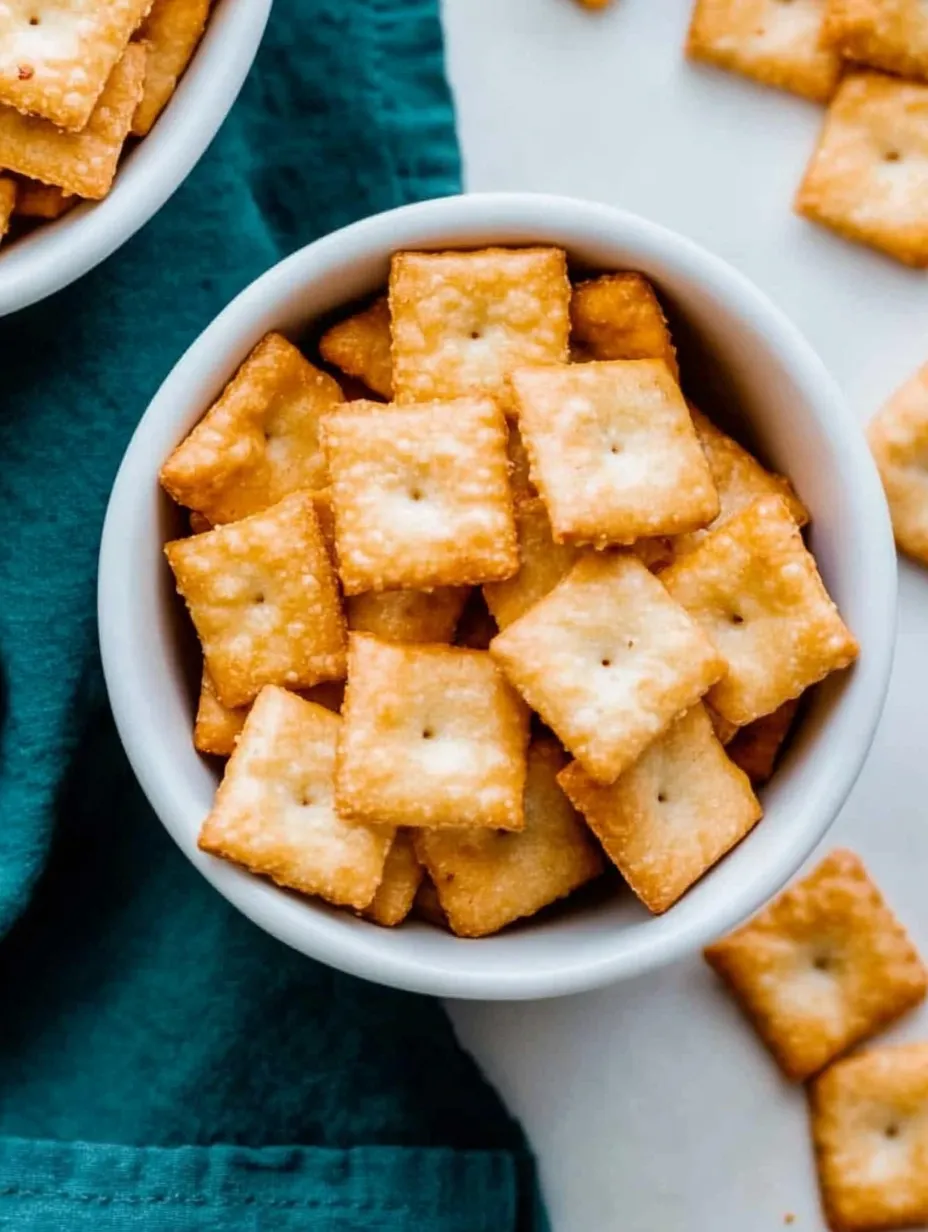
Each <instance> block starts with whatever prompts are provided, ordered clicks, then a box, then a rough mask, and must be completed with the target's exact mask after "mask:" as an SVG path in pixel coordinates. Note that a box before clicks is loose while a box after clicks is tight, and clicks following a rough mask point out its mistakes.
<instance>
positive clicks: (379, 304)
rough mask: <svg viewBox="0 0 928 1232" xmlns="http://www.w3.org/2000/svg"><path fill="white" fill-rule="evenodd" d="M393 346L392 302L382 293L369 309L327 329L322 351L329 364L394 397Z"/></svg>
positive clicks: (384, 395) (376, 390)
mask: <svg viewBox="0 0 928 1232" xmlns="http://www.w3.org/2000/svg"><path fill="white" fill-rule="evenodd" d="M392 346H393V336H392V334H391V332H390V305H389V304H388V303H387V298H386V296H381V297H380V299H376V300H374V302H373V303H372V304H371V305H370V307H369V308H365V309H364V310H363V311H362V312H356V313H355V314H354V315H353V316H350V317H346V318H345V320H344V321H339V322H337V324H335V325H332V326H331V327H330V328H329V329H327V330H326V331H325V333H324V334H323V335H322V337H321V338H320V339H319V354H320V355H321V356H322V358H323V359H324V360H325V361H326V363H327V364H332V365H333V366H334V367H335V368H339V369H341V371H342V372H344V373H346V374H347V375H348V376H352V377H354V378H355V380H358V381H363V382H364V384H365V385H366V386H367V387H368V389H371V390H373V391H374V393H375V394H380V396H381V398H387V399H389V398H392V397H393V358H392V356H391V349H392Z"/></svg>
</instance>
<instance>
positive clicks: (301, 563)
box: [165, 493, 345, 708]
mask: <svg viewBox="0 0 928 1232" xmlns="http://www.w3.org/2000/svg"><path fill="white" fill-rule="evenodd" d="M165 554H166V555H167V558H168V563H169V564H170V566H171V568H172V569H173V571H174V577H175V580H176V583H177V589H178V591H179V593H180V594H181V595H183V597H184V599H185V601H186V603H187V607H188V608H189V610H190V615H191V617H192V619H193V623H194V625H195V626H196V630H197V633H198V635H199V638H200V642H201V643H202V646H203V654H204V657H205V659H206V665H207V667H208V669H209V673H210V675H211V676H212V678H213V682H214V684H215V686H216V692H217V693H218V695H219V699H220V701H221V702H222V704H223V705H224V706H228V707H231V708H234V707H236V706H242V705H244V704H245V703H246V702H249V701H251V699H252V698H253V697H254V696H255V695H256V694H257V692H258V690H259V689H260V688H261V686H262V685H265V684H279V685H284V686H286V687H288V688H308V687H309V686H311V685H314V684H318V683H319V682H320V681H322V680H337V679H338V678H339V677H343V676H344V674H345V624H344V618H343V616H342V611H341V605H340V603H339V598H338V590H337V587H336V582H335V576H334V573H333V570H332V563H331V561H330V560H329V555H328V553H327V551H326V548H325V543H324V542H323V539H322V533H321V531H320V530H319V522H318V520H317V518H316V514H315V511H314V509H313V502H312V498H311V496H310V495H309V494H307V493H295V494H294V495H293V496H288V497H286V499H284V500H282V501H281V502H280V503H279V504H277V505H274V506H273V507H272V508H271V509H267V510H265V511H264V512H263V513H256V514H253V515H252V516H251V517H249V518H243V519H242V520H241V521H240V522H233V523H230V524H229V525H228V526H220V527H217V528H216V529H215V530H211V531H207V532H206V533H205V534H203V535H194V536H192V537H191V538H189V539H177V540H175V541H174V542H173V543H169V544H167V546H166V547H165Z"/></svg>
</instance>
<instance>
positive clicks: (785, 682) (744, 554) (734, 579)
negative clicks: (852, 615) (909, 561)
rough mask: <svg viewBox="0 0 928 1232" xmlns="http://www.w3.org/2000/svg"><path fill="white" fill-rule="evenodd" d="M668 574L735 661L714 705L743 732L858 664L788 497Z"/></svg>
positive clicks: (762, 505) (745, 516)
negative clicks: (825, 679) (824, 680)
mask: <svg viewBox="0 0 928 1232" xmlns="http://www.w3.org/2000/svg"><path fill="white" fill-rule="evenodd" d="M660 576H661V581H662V582H663V584H664V585H665V586H666V587H667V589H668V590H669V592H670V594H671V595H672V596H673V597H674V598H675V599H676V600H677V601H678V602H679V603H681V604H682V605H683V607H685V608H686V610H687V611H688V612H689V613H690V614H691V615H692V616H693V618H694V619H695V620H696V621H697V622H698V623H699V624H700V626H701V627H702V628H703V630H704V631H705V633H706V634H707V636H708V637H709V638H710V639H711V640H712V642H713V643H714V645H715V646H716V648H717V649H718V652H719V654H720V655H721V656H722V658H723V659H724V661H725V663H726V664H727V672H726V674H725V676H724V677H723V678H722V680H721V681H719V683H718V684H716V685H714V687H713V688H712V689H711V690H710V692H709V695H708V701H709V703H710V705H711V706H712V707H713V708H714V709H715V710H717V711H718V712H719V714H721V715H722V717H723V718H725V719H728V720H729V722H732V723H735V724H736V725H737V726H739V727H740V726H743V725H744V724H746V723H750V722H752V721H753V720H754V719H757V718H759V717H760V716H761V715H765V714H770V713H772V711H774V710H776V709H777V708H778V707H779V706H781V705H782V704H783V703H784V702H786V701H788V700H789V699H790V698H793V697H798V696H799V694H800V693H802V692H803V691H804V690H805V689H807V688H808V687H809V685H812V684H815V683H816V682H817V681H819V680H821V679H822V678H823V677H824V676H827V675H828V674H829V673H830V672H833V671H836V670H838V669H840V668H844V667H847V666H848V665H849V664H850V663H852V662H853V661H854V659H855V658H856V657H857V653H858V647H857V643H856V641H855V640H854V638H853V635H852V634H851V633H850V631H849V630H848V629H847V627H846V625H845V624H844V622H843V621H842V619H841V617H840V615H839V613H838V610H837V608H836V607H835V605H834V603H833V602H832V600H831V599H830V598H829V596H828V593H827V591H826V590H825V587H824V584H823V583H822V579H821V578H820V577H819V573H818V569H817V568H816V565H815V561H814V559H813V558H812V555H811V553H809V552H808V550H807V549H806V547H805V544H804V543H803V542H802V536H801V535H800V533H799V530H798V528H797V527H796V524H795V522H794V521H793V519H792V518H791V517H790V514H789V510H788V508H787V506H786V504H785V503H784V502H783V501H782V500H781V499H780V498H779V497H772V498H769V497H768V498H763V499H761V500H758V501H755V502H753V504H751V505H749V506H748V508H747V509H743V510H741V512H740V513H738V514H735V515H734V516H733V517H732V518H730V519H729V520H728V521H727V522H726V523H725V524H724V525H723V526H721V527H720V528H719V529H718V530H716V531H713V532H712V534H711V535H708V536H707V537H706V538H705V539H704V540H703V541H702V543H701V544H700V545H699V546H698V547H697V548H696V550H695V551H693V552H691V553H690V554H689V555H688V556H685V557H684V558H683V559H682V560H679V561H677V562H676V563H674V564H673V565H671V566H670V568H668V569H665V570H664V571H663V572H662V573H661V575H660Z"/></svg>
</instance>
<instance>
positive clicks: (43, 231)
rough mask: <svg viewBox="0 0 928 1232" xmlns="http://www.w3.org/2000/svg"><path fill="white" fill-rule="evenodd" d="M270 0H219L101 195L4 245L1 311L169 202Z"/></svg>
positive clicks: (55, 286) (81, 265)
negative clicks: (167, 94)
mask: <svg viewBox="0 0 928 1232" xmlns="http://www.w3.org/2000/svg"><path fill="white" fill-rule="evenodd" d="M271 3H272V0H218V3H217V4H215V5H214V7H213V12H212V15H211V16H210V20H209V25H208V26H207V28H206V32H205V34H204V35H203V39H202V41H201V43H200V45H199V47H198V48H197V50H196V53H195V55H194V57H193V59H192V60H191V62H190V65H189V67H188V69H187V71H186V72H185V73H184V76H183V78H182V79H181V82H180V84H179V86H178V87H177V90H176V91H175V93H174V97H173V98H172V99H171V101H170V103H169V104H168V106H167V107H166V108H165V110H164V111H163V112H162V114H161V115H160V116H159V117H158V121H157V123H156V124H155V126H154V128H153V129H152V130H151V132H150V133H149V134H148V136H147V137H145V138H144V139H143V140H141V141H139V142H138V143H137V145H136V147H135V149H134V150H133V151H132V152H131V154H129V155H128V156H127V157H126V158H125V159H124V160H123V161H122V163H121V164H120V167H119V170H118V172H117V173H116V181H115V183H114V184H113V187H112V189H111V190H110V192H109V194H108V195H107V196H106V197H104V199H103V200H102V201H97V202H93V201H91V202H87V203H85V204H83V205H79V206H78V207H77V208H76V209H73V210H70V211H69V212H68V213H67V214H65V215H64V216H63V217H61V218H59V219H57V220H56V221H55V222H46V223H41V224H40V225H39V226H37V227H36V228H35V230H34V231H31V232H30V233H29V234H28V235H24V236H23V237H22V238H20V239H17V240H14V241H7V242H6V243H5V244H3V246H2V247H0V316H5V315H6V314H7V313H10V312H16V311H17V310H18V309H20V308H25V307H27V306H28V305H29V304H34V303H36V302H37V301H38V300H40V299H44V298H45V297H46V296H47V295H51V294H53V293H54V292H55V291H60V290H61V288H62V287H66V286H67V285H68V284H69V283H71V282H74V280H75V279H76V278H80V277H82V275H84V274H86V273H87V271H88V270H91V269H93V267H94V266H95V265H99V264H100V262H101V261H103V260H105V259H106V258H107V257H108V256H109V255H110V253H112V252H115V251H116V249H117V248H118V247H119V246H120V245H121V244H124V243H125V242H126V240H128V239H129V238H130V237H131V236H133V235H134V234H135V232H136V231H138V230H139V228H140V227H142V226H144V225H145V223H146V222H148V220H149V218H151V217H152V215H153V214H155V213H157V211H158V210H159V209H160V208H161V207H162V205H164V203H165V201H167V199H168V197H170V195H171V193H173V192H174V191H175V189H177V188H178V187H179V186H180V185H181V184H182V183H183V181H184V180H185V179H186V177H187V176H188V175H189V174H190V172H191V171H192V170H193V167H194V166H195V165H196V163H197V161H198V160H199V158H200V157H201V155H202V154H203V152H204V151H205V150H206V147H207V146H208V145H209V143H210V142H211V141H212V139H213V137H214V136H215V135H216V133H217V131H218V129H219V126H220V124H221V123H222V122H223V120H224V119H225V118H226V116H227V115H228V113H229V110H230V108H231V106H232V104H233V103H234V102H235V99H236V97H237V96H238V92H239V90H240V89H241V88H242V83H243V82H244V80H245V77H246V75H247V73H248V70H249V69H250V68H251V64H252V61H253V60H254V58H255V54H256V53H257V50H258V46H259V44H260V42H261V35H262V34H263V33H264V27H265V25H266V24H267V19H268V14H269V13H270V11H271Z"/></svg>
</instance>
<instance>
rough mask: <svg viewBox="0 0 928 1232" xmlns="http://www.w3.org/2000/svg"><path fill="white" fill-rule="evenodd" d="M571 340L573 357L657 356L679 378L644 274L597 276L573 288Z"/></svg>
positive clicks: (661, 317)
mask: <svg viewBox="0 0 928 1232" xmlns="http://www.w3.org/2000/svg"><path fill="white" fill-rule="evenodd" d="M570 339H571V350H572V352H573V354H574V358H575V359H578V358H579V359H583V360H587V359H662V360H663V361H664V362H665V363H666V365H667V367H668V368H669V369H670V372H671V375H672V376H673V378H674V380H679V377H680V374H679V370H678V368H677V354H676V351H675V350H674V345H673V340H672V339H671V337H670V330H669V329H668V327H667V318H666V317H665V316H664V311H663V309H662V308H661V306H660V302H659V300H658V298H657V296H656V295H655V293H654V288H653V287H652V286H651V284H650V282H648V280H647V278H645V277H644V275H643V274H637V273H634V272H633V271H630V270H628V271H624V272H622V273H618V274H602V275H601V276H600V277H599V278H590V279H588V280H587V281H586V282H579V283H577V284H576V285H575V286H574V289H573V292H572V294H571V297H570Z"/></svg>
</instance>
